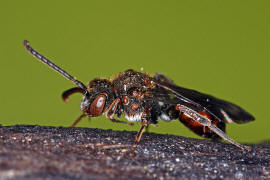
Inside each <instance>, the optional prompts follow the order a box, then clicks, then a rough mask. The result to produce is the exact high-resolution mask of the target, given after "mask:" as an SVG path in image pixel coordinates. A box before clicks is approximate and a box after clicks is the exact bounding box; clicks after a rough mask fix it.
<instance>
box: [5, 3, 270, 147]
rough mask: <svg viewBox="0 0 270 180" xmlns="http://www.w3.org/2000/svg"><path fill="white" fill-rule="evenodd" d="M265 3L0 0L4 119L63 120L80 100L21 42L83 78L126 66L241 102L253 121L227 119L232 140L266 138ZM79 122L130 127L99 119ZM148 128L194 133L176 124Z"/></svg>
mask: <svg viewBox="0 0 270 180" xmlns="http://www.w3.org/2000/svg"><path fill="white" fill-rule="evenodd" d="M269 7H270V1H267V0H265V1H260V0H259V1H242V0H241V1H240V0H236V1H235V0H230V1H227V0H226V1H225V0H203V1H201V0H194V1H182V0H171V1H161V0H151V1H124V0H123V1H118V0H115V1H109V0H108V1H77V2H75V1H71V0H66V1H34V0H25V1H21V0H15V1H2V2H1V4H0V20H1V21H0V23H1V29H0V36H1V42H0V63H1V64H0V67H1V70H0V73H1V74H0V77H1V86H2V88H1V95H0V102H1V104H0V109H1V118H0V123H1V124H2V125H14V124H38V125H49V126H70V125H71V124H72V122H73V121H74V120H75V119H76V118H77V117H78V116H79V115H80V113H81V112H80V109H79V104H80V100H81V96H80V95H79V94H76V95H74V96H72V97H71V101H70V102H69V103H64V102H63V101H62V100H61V98H60V96H61V93H62V92H63V91H64V90H66V89H68V88H71V87H74V84H73V83H71V82H69V81H67V80H66V79H64V78H63V77H62V76H60V75H58V74H57V73H55V72H53V71H52V70H51V69H49V68H48V67H46V66H45V65H44V64H42V63H40V62H38V61H37V60H35V59H34V58H33V57H32V56H30V55H29V54H28V53H27V52H26V51H25V49H24V48H23V45H22V41H23V40H24V39H27V40H29V41H30V43H31V44H32V45H33V47H34V48H36V49H37V50H38V51H40V52H41V53H42V54H44V55H45V56H47V57H48V58H50V59H52V60H53V61H54V62H55V63H56V64H57V65H59V66H61V67H63V68H64V69H65V70H67V71H68V72H69V73H71V74H72V75H74V76H76V77H77V78H78V79H79V80H81V81H82V82H85V83H87V82H88V81H90V80H91V79H93V78H94V77H104V78H110V77H114V75H116V74H117V73H118V72H121V71H124V70H126V69H128V68H132V69H135V70H140V68H141V67H143V68H144V71H146V72H148V73H150V74H153V73H155V72H160V73H164V74H166V75H167V76H169V77H171V78H172V79H173V80H174V81H175V82H176V83H177V84H179V85H181V86H184V87H188V88H192V89H196V90H199V91H202V92H206V93H209V94H212V95H215V96H217V97H220V98H222V99H226V100H229V101H232V102H234V103H236V104H239V105H240V106H242V107H243V108H245V109H246V110H247V111H249V112H251V113H252V114H253V115H254V116H255V117H256V121H254V122H251V123H248V124H243V125H237V124H230V125H228V128H227V132H228V134H229V136H231V137H233V138H235V139H236V140H238V141H240V142H260V141H264V140H269V139H270V133H269V127H270V120H269V114H268V112H269V102H270V101H269V100H270V99H269V92H270V85H269V77H270V69H269V68H270V66H269V65H270V62H269V61H270V53H269V52H270V51H269V49H270V44H269V42H270V11H269ZM79 126H82V127H93V128H104V129H118V130H138V128H139V126H138V125H137V126H135V127H128V126H125V125H121V124H114V123H111V122H110V121H109V120H106V119H105V118H104V117H99V118H95V119H92V120H91V121H88V120H87V119H84V120H83V121H82V122H81V123H80V124H79ZM150 131H152V132H158V133H169V134H177V135H183V136H189V137H196V138H199V137H198V136H196V135H194V134H193V133H192V132H190V131H189V130H188V129H187V128H185V127H184V126H183V125H182V124H181V123H179V122H178V121H175V122H172V123H165V122H161V123H160V124H159V126H158V127H152V128H150Z"/></svg>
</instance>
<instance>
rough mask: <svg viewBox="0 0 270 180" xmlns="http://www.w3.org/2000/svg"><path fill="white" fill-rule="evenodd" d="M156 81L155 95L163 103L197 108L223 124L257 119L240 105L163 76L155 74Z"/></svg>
mask: <svg viewBox="0 0 270 180" xmlns="http://www.w3.org/2000/svg"><path fill="white" fill-rule="evenodd" d="M154 79H155V82H156V84H157V85H158V87H159V88H157V90H156V91H157V92H155V95H156V96H157V97H158V98H159V99H162V98H163V101H168V102H170V103H172V104H177V102H178V103H182V104H183V103H184V104H185V105H186V106H188V107H189V106H192V107H191V108H193V109H194V108H195V110H198V111H202V110H204V111H207V112H208V113H210V114H211V115H213V116H214V117H217V119H219V120H222V121H223V122H229V123H230V122H232V121H233V122H236V123H247V122H250V121H252V120H254V119H255V118H254V117H253V116H252V115H251V114H250V113H248V112H247V111H245V110H244V109H243V108H241V107H239V106H238V105H235V104H233V103H231V102H228V101H225V100H222V99H218V98H216V97H213V96H211V95H208V94H204V93H200V92H198V91H195V90H191V89H186V88H182V87H179V86H177V85H175V84H174V83H173V81H172V80H170V79H169V78H167V77H166V76H164V75H162V74H155V75H154ZM166 94H168V95H166ZM171 94H173V95H171Z"/></svg>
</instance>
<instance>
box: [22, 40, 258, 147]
mask: <svg viewBox="0 0 270 180" xmlns="http://www.w3.org/2000/svg"><path fill="white" fill-rule="evenodd" d="M24 46H25V48H26V49H27V51H28V52H29V53H30V54H32V55H33V56H34V57H35V58H37V59H38V60H40V61H41V62H43V63H44V64H46V65H48V66H49V67H50V68H52V69H54V70H55V71H57V72H58V73H60V74H61V75H63V76H64V77H66V78H67V79H69V80H70V81H72V82H73V83H75V84H76V85H77V86H76V87H74V88H71V89H68V90H66V91H64V92H63V94H62V98H63V100H64V101H68V100H69V96H70V95H72V94H74V93H81V94H82V95H83V98H82V102H81V105H80V109H81V110H82V114H81V115H80V116H79V118H78V119H77V120H76V121H75V122H74V123H73V124H72V127H74V126H75V125H76V124H77V123H78V122H79V121H80V120H81V119H82V118H83V117H86V116H88V117H97V116H101V115H105V116H106V117H107V118H108V119H110V120H111V121H113V122H117V123H124V124H128V125H132V124H133V122H140V123H141V128H140V130H139V131H138V134H137V135H136V138H135V142H134V145H135V146H136V145H137V144H138V143H139V141H140V139H141V136H142V134H143V131H144V130H145V128H146V127H147V126H148V125H150V124H157V123H158V119H161V120H164V121H168V122H169V121H172V120H179V121H180V122H182V123H183V124H184V125H185V126H186V127H188V128H189V129H190V130H191V131H193V132H195V133H196V134H198V135H199V136H203V137H206V138H211V139H221V138H223V139H224V140H227V141H228V142H230V143H232V144H234V145H236V146H238V147H239V148H241V149H243V150H250V147H248V146H245V145H242V144H239V143H238V142H236V141H234V140H233V139H231V138H230V137H228V136H227V135H226V134H225V124H226V123H231V122H236V123H239V124H241V123H247V122H249V121H252V120H254V117H253V116H252V115H251V114H250V113H248V112H247V111H245V110H244V109H242V108H241V107H239V106H238V105H235V104H233V103H231V102H228V101H225V100H222V99H219V98H216V97H213V96H211V95H207V94H204V93H201V92H198V91H195V90H191V89H187V88H183V87H180V86H177V85H176V84H175V83H174V82H173V81H172V80H171V79H169V78H168V77H166V76H164V75H162V74H159V73H156V74H155V75H154V76H153V77H151V76H149V75H148V74H146V73H142V72H137V71H134V70H131V69H129V70H127V71H124V72H122V73H119V74H118V75H117V76H116V77H115V78H114V79H113V80H108V79H101V78H95V79H93V80H92V81H90V83H89V84H88V85H87V86H85V85H84V84H83V83H82V82H80V81H78V80H76V79H75V78H74V77H73V76H71V75H70V74H69V73H67V72H66V71H64V70H63V69H62V68H60V67H59V66H57V65H55V64H54V63H53V62H52V61H50V60H49V59H47V58H46V57H44V56H43V55H41V54H40V53H38V52H37V51H36V50H34V49H33V48H32V47H31V46H30V44H29V42H28V41H24ZM122 115H124V116H125V118H126V119H127V120H128V122H126V121H120V120H118V119H115V117H116V116H117V117H118V118H119V117H121V116H122Z"/></svg>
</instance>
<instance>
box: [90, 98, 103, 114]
mask: <svg viewBox="0 0 270 180" xmlns="http://www.w3.org/2000/svg"><path fill="white" fill-rule="evenodd" d="M105 102H106V96H105V95H99V96H98V97H97V98H96V99H95V100H94V101H93V102H92V103H91V106H90V114H91V115H92V116H99V115H101V114H102V112H103V109H104V105H105Z"/></svg>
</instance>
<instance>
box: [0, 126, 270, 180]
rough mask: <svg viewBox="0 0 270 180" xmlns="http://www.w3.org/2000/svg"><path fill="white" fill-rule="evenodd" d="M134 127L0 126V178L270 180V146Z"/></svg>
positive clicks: (8, 179) (5, 179)
mask: <svg viewBox="0 0 270 180" xmlns="http://www.w3.org/2000/svg"><path fill="white" fill-rule="evenodd" d="M135 135H136V132H123V131H111V130H100V129H88V128H63V127H58V128H55V127H41V126H24V125H20V126H10V127H0V146H1V148H0V179H4V180H15V179H16V180H17V179H27V180H28V179H30V180H31V179H46V180H49V179H100V180H107V179H133V180H139V179H160V180H162V179H166V180H167V179H270V146H269V144H265V145H252V151H251V152H243V151H242V150H241V149H239V148H237V147H235V146H234V145H231V144H226V143H220V142H212V141H209V140H199V139H191V138H184V137H179V136H172V135H159V134H152V133H145V134H144V135H143V138H142V140H141V143H140V145H138V147H137V148H136V149H133V148H132V146H130V144H132V143H133V140H134V138H135Z"/></svg>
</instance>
